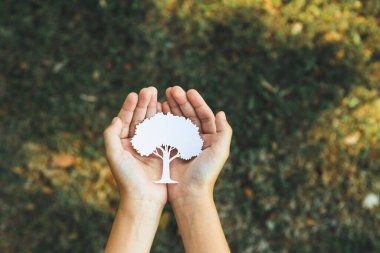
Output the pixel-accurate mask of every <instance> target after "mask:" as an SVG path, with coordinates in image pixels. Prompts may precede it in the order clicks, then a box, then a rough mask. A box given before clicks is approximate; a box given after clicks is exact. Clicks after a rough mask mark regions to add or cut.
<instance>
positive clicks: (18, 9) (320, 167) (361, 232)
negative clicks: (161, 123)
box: [0, 0, 380, 252]
mask: <svg viewBox="0 0 380 253" xmlns="http://www.w3.org/2000/svg"><path fill="white" fill-rule="evenodd" d="M379 6H380V5H379V4H378V1H363V2H359V1H335V2H334V3H330V1H305V2H304V1H278V0H271V1H270V0H268V1H233V0H231V1H224V2H222V1H204V2H202V3H200V2H197V1H179V2H178V3H177V2H172V1H165V2H163V3H156V1H148V0H146V1H145V0H144V1H128V2H127V3H126V2H122V1H112V2H111V1H40V0H33V1H10V0H5V1H2V2H0V142H1V146H0V177H1V178H0V182H1V187H2V190H1V191H0V213H1V216H0V251H1V252H101V251H102V248H103V246H104V243H105V241H106V239H107V236H108V232H109V229H110V227H111V224H112V218H113V215H112V210H114V208H115V206H116V203H117V193H116V189H115V187H114V186H113V185H112V184H111V183H110V182H109V181H107V179H106V177H105V178H104V177H102V175H103V174H102V173H103V172H104V171H107V167H106V165H105V161H104V157H103V141H102V131H103V129H104V127H105V126H106V125H107V124H108V123H109V121H110V120H111V119H112V117H113V115H115V114H116V113H117V111H118V109H119V107H120V106H121V104H122V102H123V100H124V98H125V96H126V95H127V94H128V93H129V92H131V91H137V90H139V89H141V88H142V87H144V86H148V85H154V86H156V87H157V88H158V89H159V95H160V97H161V98H162V99H163V97H164V92H163V91H164V89H165V88H166V87H168V86H172V85H176V84H180V85H182V86H183V87H184V88H186V89H188V88H196V89H198V90H199V91H200V92H201V94H202V95H204V96H205V98H206V100H207V102H208V103H209V104H210V105H211V106H212V108H213V109H214V111H215V112H216V111H218V110H224V111H226V113H227V117H228V119H229V121H230V122H231V124H232V126H233V129H234V137H233V144H232V148H231V157H230V160H229V162H228V164H227V165H226V167H225V169H224V170H223V172H222V175H221V177H220V179H219V181H218V184H217V186H216V190H215V199H216V202H217V205H218V209H219V213H220V216H221V219H222V222H223V226H224V229H225V232H226V235H227V238H228V241H229V243H230V245H231V248H232V250H233V252H378V251H379V250H380V245H379V241H380V240H379V239H380V238H379V237H380V226H379V219H380V209H379V207H377V208H375V209H373V210H365V209H363V208H362V206H361V202H362V200H363V198H364V197H365V196H366V194H368V193H370V192H374V193H376V194H380V184H379V182H380V176H379V175H380V174H379V168H380V160H379V155H378V154H380V146H379V143H380V142H379V141H380V134H379V133H380V129H379V126H380V119H379V117H378V116H377V115H378V109H380V108H378V103H377V102H376V101H378V99H379V92H380V64H379V59H380V37H379V35H378V34H380V29H379V26H378V19H379V15H380V9H379ZM356 132H359V134H360V137H359V139H358V140H356V142H355V143H354V144H353V145H351V144H347V143H348V142H347V141H346V140H347V139H346V138H347V137H348V136H352V135H353V134H354V135H355V133H356ZM60 153H63V154H69V155H72V156H75V157H76V158H77V160H78V162H77V163H75V164H73V165H71V166H70V167H69V168H65V169H59V168H55V167H54V166H52V165H51V160H52V157H54V156H55V155H56V154H60ZM104 173H106V172H104ZM96 187H99V189H101V190H99V189H98V188H96ZM99 192H104V195H99ZM104 196H105V197H104ZM165 210H166V212H167V213H168V214H169V217H170V219H169V221H168V223H165V222H162V225H161V229H159V231H158V234H157V237H156V240H155V242H154V246H153V249H152V252H182V251H183V249H182V244H181V240H180V237H179V235H178V232H177V227H176V224H175V220H174V216H173V214H172V212H171V209H170V207H166V209H165Z"/></svg>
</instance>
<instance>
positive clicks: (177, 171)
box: [168, 134, 218, 200]
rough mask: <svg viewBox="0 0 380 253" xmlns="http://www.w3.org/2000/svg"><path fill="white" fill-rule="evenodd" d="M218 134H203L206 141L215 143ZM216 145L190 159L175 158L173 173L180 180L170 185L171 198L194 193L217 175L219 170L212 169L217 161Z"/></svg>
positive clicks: (172, 167) (169, 193)
mask: <svg viewBox="0 0 380 253" xmlns="http://www.w3.org/2000/svg"><path fill="white" fill-rule="evenodd" d="M216 138H217V136H216V134H203V135H202V139H203V140H204V141H205V143H210V142H211V143H212V142H214V143H215V140H216ZM217 160H218V157H217V156H215V147H213V146H212V144H211V146H209V147H206V148H205V149H204V150H203V151H202V153H201V154H200V155H199V156H197V157H196V158H194V159H191V160H189V161H186V160H181V159H178V158H177V159H175V160H173V162H172V164H171V174H172V175H173V178H175V179H176V180H178V181H179V182H180V183H179V184H169V185H168V195H169V199H170V200H174V199H176V198H180V197H186V195H187V194H193V193H195V192H196V191H197V190H198V189H197V188H202V187H203V186H204V185H207V184H209V183H211V182H212V181H213V180H214V178H215V177H216V176H217V174H218V171H216V170H215V169H212V168H213V166H215V163H216V162H217Z"/></svg>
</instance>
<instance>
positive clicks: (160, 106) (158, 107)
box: [156, 102, 162, 112]
mask: <svg viewBox="0 0 380 253" xmlns="http://www.w3.org/2000/svg"><path fill="white" fill-rule="evenodd" d="M156 110H157V112H162V104H161V102H157V108H156Z"/></svg>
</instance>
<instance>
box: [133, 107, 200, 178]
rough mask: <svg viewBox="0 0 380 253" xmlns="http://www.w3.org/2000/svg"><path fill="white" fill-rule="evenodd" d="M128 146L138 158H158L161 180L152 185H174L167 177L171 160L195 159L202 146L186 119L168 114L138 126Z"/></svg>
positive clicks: (189, 121) (156, 116) (196, 128)
mask: <svg viewBox="0 0 380 253" xmlns="http://www.w3.org/2000/svg"><path fill="white" fill-rule="evenodd" d="M131 143H132V147H133V148H134V149H135V150H136V151H137V153H139V154H140V155H141V156H149V155H151V154H154V155H156V156H157V157H159V158H161V159H162V177H161V179H160V180H159V181H155V183H163V184H170V183H178V182H177V181H175V180H172V179H171V178H170V169H169V165H170V162H171V161H173V160H174V159H176V158H177V157H178V158H181V159H185V160H189V159H191V158H192V157H194V156H198V155H199V154H200V153H201V152H202V146H203V140H202V139H201V137H200V135H199V129H198V127H197V126H196V125H194V124H193V123H192V122H191V120H190V119H186V118H185V117H182V116H174V115H173V114H171V113H168V114H163V113H157V114H156V115H154V116H153V117H151V118H148V119H145V120H144V121H143V122H141V123H140V124H138V125H137V126H136V133H135V135H134V136H133V138H132V140H131ZM175 150H176V151H175Z"/></svg>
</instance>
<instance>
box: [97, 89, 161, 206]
mask: <svg viewBox="0 0 380 253" xmlns="http://www.w3.org/2000/svg"><path fill="white" fill-rule="evenodd" d="M157 112H161V104H160V103H159V102H157V89H156V88H154V87H149V88H144V89H142V90H141V91H140V93H139V94H136V93H130V94H129V95H128V96H127V98H126V100H125V102H124V104H123V106H122V108H121V110H120V112H119V114H118V116H117V117H115V118H114V119H113V120H112V123H111V124H110V125H109V126H108V127H107V128H106V130H105V131H104V139H105V146H106V157H107V160H108V163H109V165H110V167H111V171H112V174H113V176H114V178H115V180H116V182H117V184H118V186H119V190H120V197H121V202H123V201H124V199H126V200H125V201H126V202H133V201H135V202H138V203H140V202H141V201H148V202H152V203H156V204H157V205H159V206H163V205H164V204H165V203H166V201H167V188H166V185H165V184H156V183H154V182H153V181H154V180H157V179H159V178H160V176H161V173H162V165H161V160H160V159H158V158H156V157H154V156H149V157H143V156H140V155H139V154H138V153H137V152H136V151H135V150H134V149H133V147H132V145H131V138H132V137H133V134H134V132H135V129H136V125H137V124H138V123H139V122H141V121H143V120H144V119H145V118H149V117H151V116H153V115H154V114H156V113H157Z"/></svg>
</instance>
